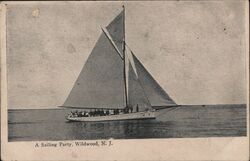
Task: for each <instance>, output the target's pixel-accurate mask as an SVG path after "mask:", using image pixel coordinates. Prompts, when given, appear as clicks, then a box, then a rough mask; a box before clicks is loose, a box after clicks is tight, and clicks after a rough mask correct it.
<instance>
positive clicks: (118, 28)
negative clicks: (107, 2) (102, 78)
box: [106, 9, 125, 53]
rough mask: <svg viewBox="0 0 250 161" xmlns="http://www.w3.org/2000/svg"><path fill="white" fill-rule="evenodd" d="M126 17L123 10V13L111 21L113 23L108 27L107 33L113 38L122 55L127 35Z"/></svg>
mask: <svg viewBox="0 0 250 161" xmlns="http://www.w3.org/2000/svg"><path fill="white" fill-rule="evenodd" d="M124 16H125V11H124V9H123V10H122V12H121V13H120V14H119V15H118V16H116V17H115V18H114V19H113V20H112V21H111V23H110V24H109V25H108V26H107V27H106V29H107V31H108V32H109V34H110V36H111V37H112V40H113V41H114V42H115V44H116V46H117V48H118V49H119V51H120V53H123V47H124V35H125V29H124Z"/></svg>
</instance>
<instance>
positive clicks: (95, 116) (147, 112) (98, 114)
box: [60, 6, 177, 122]
mask: <svg viewBox="0 0 250 161" xmlns="http://www.w3.org/2000/svg"><path fill="white" fill-rule="evenodd" d="M101 29H102V33H101V35H100V37H99V39H98V41H97V42H96V44H95V46H94V48H93V50H92V52H91V53H90V55H89V57H88V59H87V61H86V63H85V65H84V66H83V69H82V71H81V72H80V74H79V76H78V78H77V80H76V82H75V83H74V85H73V88H72V90H71V91H70V93H69V95H68V97H67V99H66V100H65V102H64V104H63V105H62V106H60V107H66V108H73V109H89V110H90V112H86V113H84V114H83V115H80V116H79V115H74V114H69V115H68V116H67V117H66V119H67V120H69V121H84V122H88V121H116V120H137V119H155V118H156V110H157V109H159V108H168V107H173V106H177V104H176V103H175V102H174V101H173V99H171V98H170V96H169V95H168V94H167V93H166V92H165V91H164V90H163V89H162V88H161V86H160V85H159V84H158V83H157V82H156V81H155V79H154V78H153V77H152V76H151V75H150V73H149V72H148V71H147V70H146V68H145V67H144V66H143V65H142V63H141V62H140V61H139V59H138V58H137V57H136V56H135V54H134V53H133V51H132V50H131V49H130V48H129V46H128V45H127V43H126V40H125V7H124V6H123V9H122V11H121V12H120V13H119V14H118V15H117V16H116V17H115V18H114V19H113V20H112V21H111V22H110V23H109V24H108V25H107V26H106V27H105V28H101ZM93 110H94V111H93Z"/></svg>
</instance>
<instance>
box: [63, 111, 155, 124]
mask: <svg viewBox="0 0 250 161" xmlns="http://www.w3.org/2000/svg"><path fill="white" fill-rule="evenodd" d="M142 119H143V120H144V119H155V112H154V111H145V112H133V113H127V114H118V115H108V116H93V117H70V116H68V117H67V120H68V121H80V122H98V121H119V120H142Z"/></svg>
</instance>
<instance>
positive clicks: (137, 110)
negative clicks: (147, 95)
mask: <svg viewBox="0 0 250 161" xmlns="http://www.w3.org/2000/svg"><path fill="white" fill-rule="evenodd" d="M136 112H139V106H138V104H137V105H136Z"/></svg>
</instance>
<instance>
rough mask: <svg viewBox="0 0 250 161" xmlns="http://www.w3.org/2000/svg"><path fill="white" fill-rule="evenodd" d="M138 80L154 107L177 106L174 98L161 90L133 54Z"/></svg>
mask: <svg viewBox="0 0 250 161" xmlns="http://www.w3.org/2000/svg"><path fill="white" fill-rule="evenodd" d="M132 56H133V61H134V63H135V67H136V71H137V74H138V80H139V82H140V84H141V86H142V87H143V90H144V91H145V93H146V95H147V98H148V100H149V102H150V104H151V105H152V106H153V107H154V106H160V107H162V106H176V103H175V102H174V101H173V99H172V98H170V96H169V95H168V94H167V93H166V92H165V91H164V90H163V89H162V88H161V86H160V85H159V84H158V83H157V82H156V81H155V79H154V78H153V77H152V76H151V75H150V73H149V72H148V71H147V70H146V69H145V67H144V66H143V65H142V63H141V62H140V61H139V60H138V59H137V57H136V56H135V55H134V54H133V53H132Z"/></svg>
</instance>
